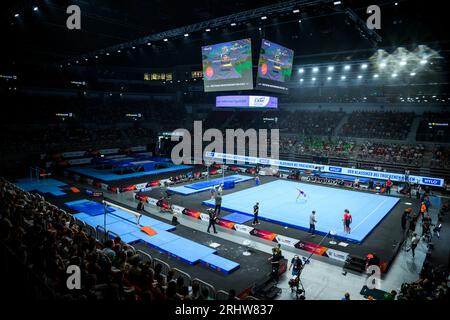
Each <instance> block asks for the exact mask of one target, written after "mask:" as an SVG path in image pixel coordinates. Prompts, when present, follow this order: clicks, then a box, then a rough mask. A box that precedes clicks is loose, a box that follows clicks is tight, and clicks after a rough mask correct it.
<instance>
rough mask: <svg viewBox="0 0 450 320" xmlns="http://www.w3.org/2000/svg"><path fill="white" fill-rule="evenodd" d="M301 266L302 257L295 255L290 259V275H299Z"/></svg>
mask: <svg viewBox="0 0 450 320" xmlns="http://www.w3.org/2000/svg"><path fill="white" fill-rule="evenodd" d="M302 268H303V262H302V259H300V257H299V256H298V255H295V256H294V258H292V260H291V265H290V266H289V271H290V270H291V269H292V277H298V276H300V271H301V270H302Z"/></svg>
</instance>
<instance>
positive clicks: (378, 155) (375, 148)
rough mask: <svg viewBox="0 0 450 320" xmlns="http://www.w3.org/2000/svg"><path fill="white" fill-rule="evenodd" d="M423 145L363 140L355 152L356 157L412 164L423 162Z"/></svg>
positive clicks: (416, 164) (417, 164)
mask: <svg viewBox="0 0 450 320" xmlns="http://www.w3.org/2000/svg"><path fill="white" fill-rule="evenodd" d="M424 152H425V147H424V146H423V145H420V144H419V145H406V144H386V143H376V142H375V143H372V142H369V141H367V142H365V143H364V144H362V145H361V147H360V149H359V150H358V152H357V157H358V159H361V160H370V161H375V162H385V163H402V164H408V165H413V166H421V165H422V164H423V155H424Z"/></svg>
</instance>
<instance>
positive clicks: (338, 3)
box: [333, 1, 342, 6]
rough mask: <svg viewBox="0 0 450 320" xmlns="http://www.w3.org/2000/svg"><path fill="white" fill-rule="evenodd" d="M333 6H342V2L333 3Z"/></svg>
mask: <svg viewBox="0 0 450 320" xmlns="http://www.w3.org/2000/svg"><path fill="white" fill-rule="evenodd" d="M333 4H334V5H335V6H338V5H340V4H342V1H335V2H333Z"/></svg>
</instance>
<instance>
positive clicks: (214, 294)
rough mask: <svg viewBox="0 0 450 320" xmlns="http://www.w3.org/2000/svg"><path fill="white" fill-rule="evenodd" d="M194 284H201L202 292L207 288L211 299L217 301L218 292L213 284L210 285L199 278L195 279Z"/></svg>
mask: <svg viewBox="0 0 450 320" xmlns="http://www.w3.org/2000/svg"><path fill="white" fill-rule="evenodd" d="M194 283H198V284H199V286H200V292H201V291H202V290H203V288H207V289H208V292H209V297H210V298H212V299H216V297H217V291H216V288H215V287H214V286H213V285H212V284H209V283H207V282H205V281H203V280H200V279H198V278H195V279H194V280H192V284H194Z"/></svg>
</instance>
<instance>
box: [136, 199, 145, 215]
mask: <svg viewBox="0 0 450 320" xmlns="http://www.w3.org/2000/svg"><path fill="white" fill-rule="evenodd" d="M144 209H145V206H144V201H142V200H140V201H139V203H138V205H137V208H136V210H137V211H138V212H141V211H144Z"/></svg>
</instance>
